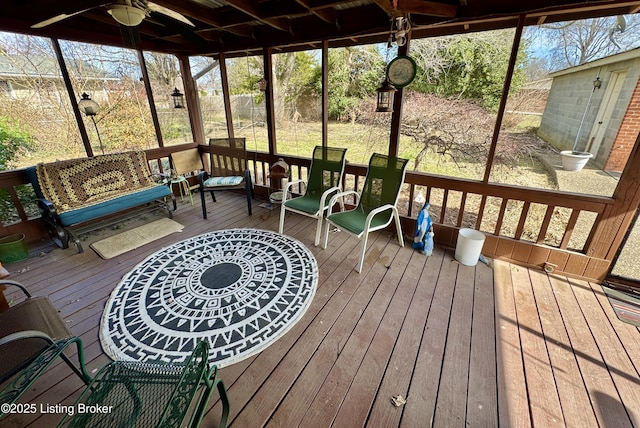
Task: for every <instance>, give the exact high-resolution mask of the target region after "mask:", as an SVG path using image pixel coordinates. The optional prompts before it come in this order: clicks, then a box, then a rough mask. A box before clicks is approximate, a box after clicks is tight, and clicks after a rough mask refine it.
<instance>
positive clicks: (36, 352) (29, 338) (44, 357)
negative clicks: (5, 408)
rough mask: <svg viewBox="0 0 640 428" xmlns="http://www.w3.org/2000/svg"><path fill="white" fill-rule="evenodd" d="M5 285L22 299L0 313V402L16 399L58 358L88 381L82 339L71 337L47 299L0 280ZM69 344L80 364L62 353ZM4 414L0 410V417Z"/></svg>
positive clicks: (9, 402) (11, 282) (23, 287)
mask: <svg viewBox="0 0 640 428" xmlns="http://www.w3.org/2000/svg"><path fill="white" fill-rule="evenodd" d="M6 285H9V286H11V287H16V288H17V289H19V290H20V291H21V292H22V294H24V297H25V298H24V299H23V300H21V301H20V302H18V303H16V304H14V305H12V306H10V307H9V308H8V309H6V310H4V311H2V312H0V403H2V404H11V403H15V402H16V401H18V400H19V399H20V397H21V396H22V395H23V394H24V393H25V392H26V391H27V390H28V389H29V388H30V387H31V385H33V384H34V383H35V382H36V381H37V380H38V378H39V377H40V376H41V375H42V374H43V373H44V372H45V371H46V370H47V369H48V368H49V367H50V366H51V365H52V364H53V363H54V362H55V361H57V359H58V358H62V360H64V362H66V363H67V365H68V366H69V367H71V369H72V370H73V371H74V373H76V374H77V375H78V377H80V379H81V380H82V381H83V382H84V383H88V382H89V380H90V377H89V375H88V374H87V371H86V369H85V366H84V355H83V351H82V342H81V341H80V339H79V338H76V337H73V334H72V333H71V332H70V331H69V329H68V328H67V326H66V325H65V323H64V320H63V319H62V318H61V317H60V314H59V313H58V310H57V309H56V308H55V307H54V306H53V305H52V304H51V301H50V300H49V298H48V297H44V296H43V297H32V296H31V294H29V292H28V291H27V289H26V287H25V286H24V285H22V284H21V283H19V282H17V281H11V280H0V286H6ZM3 298H4V297H3ZM72 344H75V345H76V347H77V349H78V360H79V366H76V365H75V364H73V363H72V362H71V360H70V359H69V358H68V357H67V356H66V355H65V354H64V351H65V350H66V349H67V348H68V347H69V346H71V345H72ZM4 415H5V413H4V412H2V413H0V418H2V417H3V416H4Z"/></svg>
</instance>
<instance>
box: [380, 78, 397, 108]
mask: <svg viewBox="0 0 640 428" xmlns="http://www.w3.org/2000/svg"><path fill="white" fill-rule="evenodd" d="M395 90H396V88H394V87H393V86H391V83H389V80H387V79H385V80H384V82H382V86H380V87H379V88H378V104H377V106H376V111H377V112H383V113H388V112H392V111H393V107H392V104H393V93H394V92H395Z"/></svg>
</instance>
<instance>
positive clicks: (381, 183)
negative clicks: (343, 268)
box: [322, 153, 408, 272]
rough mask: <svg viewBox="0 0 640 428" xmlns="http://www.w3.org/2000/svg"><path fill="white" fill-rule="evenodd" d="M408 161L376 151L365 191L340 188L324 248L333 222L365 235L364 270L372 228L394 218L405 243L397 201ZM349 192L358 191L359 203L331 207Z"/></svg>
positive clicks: (331, 213)
mask: <svg viewBox="0 0 640 428" xmlns="http://www.w3.org/2000/svg"><path fill="white" fill-rule="evenodd" d="M407 162H408V160H407V159H401V158H396V157H391V156H385V155H381V154H378V153H374V154H373V155H372V156H371V159H370V160H369V168H368V170H367V177H366V179H365V182H364V187H363V189H362V193H361V194H358V192H356V191H354V190H349V191H346V192H340V193H338V194H336V195H334V196H333V197H332V198H331V201H330V202H329V212H328V214H327V228H326V230H325V234H324V242H323V246H322V248H325V249H326V248H327V243H328V240H329V227H330V224H333V225H334V226H336V227H338V228H339V229H341V230H344V231H345V232H347V233H349V234H351V235H353V236H355V237H357V238H358V239H361V240H362V248H361V250H360V261H359V262H358V267H357V269H356V270H357V271H358V272H361V271H362V264H363V262H364V253H365V251H366V249H367V240H368V239H369V232H373V231H375V230H380V229H384V228H385V227H387V226H388V225H389V224H391V222H392V221H393V220H395V223H396V231H397V233H398V242H399V244H400V246H401V247H403V246H404V240H403V237H402V226H401V224H400V216H399V214H398V209H397V208H396V204H397V203H398V197H399V196H400V189H401V188H402V183H403V182H404V176H405V172H406V169H407ZM348 195H355V197H356V200H357V205H356V207H355V208H354V209H353V210H350V211H342V212H337V213H333V212H332V211H331V209H332V207H333V206H334V205H335V203H336V202H337V201H338V199H340V198H344V197H345V196H348Z"/></svg>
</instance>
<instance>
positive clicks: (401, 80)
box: [387, 55, 418, 88]
mask: <svg viewBox="0 0 640 428" xmlns="http://www.w3.org/2000/svg"><path fill="white" fill-rule="evenodd" d="M417 69H418V67H417V66H416V62H415V61H414V60H413V58H411V57H410V56H404V55H400V56H398V57H396V58H394V59H393V60H392V61H391V62H390V63H389V65H388V66H387V79H389V82H391V84H392V85H393V86H395V87H396V88H403V87H405V86H407V85H408V84H409V83H411V82H413V79H414V78H415V77H416V71H417Z"/></svg>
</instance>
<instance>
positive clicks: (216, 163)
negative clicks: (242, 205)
mask: <svg viewBox="0 0 640 428" xmlns="http://www.w3.org/2000/svg"><path fill="white" fill-rule="evenodd" d="M209 152H210V156H209V167H210V168H211V173H208V172H206V171H204V172H202V173H200V176H199V179H200V200H201V201H202V216H203V217H204V218H205V219H206V218H207V207H206V205H205V201H204V199H205V198H204V192H209V193H211V199H213V202H215V201H216V196H215V194H214V191H218V190H242V189H244V191H245V193H246V195H247V211H248V212H249V215H251V214H252V211H251V199H253V182H252V180H251V172H250V171H249V166H248V161H247V150H246V147H245V139H244V138H211V139H210V140H209Z"/></svg>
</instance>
